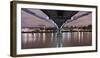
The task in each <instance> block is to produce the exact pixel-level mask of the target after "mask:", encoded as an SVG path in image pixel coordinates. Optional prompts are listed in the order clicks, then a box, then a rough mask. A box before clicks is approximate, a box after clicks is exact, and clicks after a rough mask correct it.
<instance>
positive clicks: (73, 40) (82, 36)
mask: <svg viewBox="0 0 100 58" xmlns="http://www.w3.org/2000/svg"><path fill="white" fill-rule="evenodd" d="M21 37H22V38H21V43H22V44H21V45H22V46H21V47H22V49H31V48H32V49H33V48H59V47H70V46H90V45H92V32H62V33H60V34H57V33H56V32H55V33H54V32H51V33H22V35H21Z"/></svg>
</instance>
